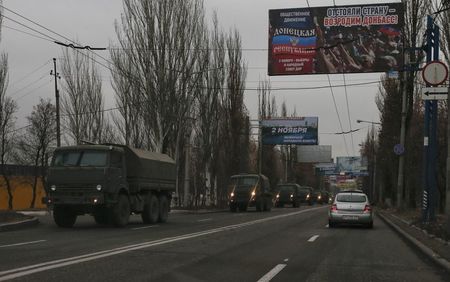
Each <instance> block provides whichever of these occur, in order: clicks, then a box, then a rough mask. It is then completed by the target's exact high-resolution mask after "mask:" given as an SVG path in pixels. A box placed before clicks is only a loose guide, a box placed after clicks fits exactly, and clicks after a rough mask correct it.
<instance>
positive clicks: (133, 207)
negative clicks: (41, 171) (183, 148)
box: [43, 144, 176, 227]
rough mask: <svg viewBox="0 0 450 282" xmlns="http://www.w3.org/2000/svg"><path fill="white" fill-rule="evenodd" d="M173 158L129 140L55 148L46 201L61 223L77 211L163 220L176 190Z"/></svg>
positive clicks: (114, 220) (100, 218) (120, 222)
mask: <svg viewBox="0 0 450 282" xmlns="http://www.w3.org/2000/svg"><path fill="white" fill-rule="evenodd" d="M175 179H176V170H175V162H174V160H172V159H171V158H170V157H169V156H167V155H164V154H158V153H154V152H149V151H144V150H139V149H135V148H131V147H129V146H123V145H116V144H106V145H79V146H68V147H60V148H57V149H56V150H55V152H54V154H53V158H52V162H51V165H50V167H49V169H48V177H47V186H46V189H47V197H46V198H44V199H43V200H44V202H45V203H46V204H47V205H48V206H49V207H50V208H52V209H53V218H54V221H55V223H56V225H58V226H60V227H72V226H73V225H74V224H75V221H76V218H77V216H78V215H83V214H91V215H93V216H94V218H95V221H96V222H97V223H98V224H113V225H115V226H118V227H123V226H125V225H127V224H128V220H129V217H130V214H131V213H135V214H141V217H142V220H143V222H144V223H155V222H165V221H167V218H168V213H169V210H170V201H171V195H172V192H174V191H175Z"/></svg>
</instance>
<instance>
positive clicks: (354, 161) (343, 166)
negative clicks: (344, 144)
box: [336, 156, 367, 173]
mask: <svg viewBox="0 0 450 282" xmlns="http://www.w3.org/2000/svg"><path fill="white" fill-rule="evenodd" d="M336 165H337V169H338V170H339V171H340V172H350V173H358V172H361V171H366V170H367V159H366V158H362V157H359V156H354V157H337V158H336Z"/></svg>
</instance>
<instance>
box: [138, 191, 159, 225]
mask: <svg viewBox="0 0 450 282" xmlns="http://www.w3.org/2000/svg"><path fill="white" fill-rule="evenodd" d="M141 217H142V221H143V222H144V223H150V224H153V223H156V222H157V221H158V218H159V201H158V198H156V196H155V195H153V194H150V195H148V196H147V197H146V202H145V205H144V210H143V211H142V214H141Z"/></svg>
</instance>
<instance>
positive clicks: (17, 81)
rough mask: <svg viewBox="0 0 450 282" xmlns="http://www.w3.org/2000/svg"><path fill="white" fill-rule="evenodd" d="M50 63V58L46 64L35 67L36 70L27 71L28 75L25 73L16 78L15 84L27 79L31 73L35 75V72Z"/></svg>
mask: <svg viewBox="0 0 450 282" xmlns="http://www.w3.org/2000/svg"><path fill="white" fill-rule="evenodd" d="M49 63H50V60H47V61H46V62H45V63H44V64H42V65H40V66H39V67H37V68H35V69H34V70H32V71H31V72H29V73H27V74H26V75H24V76H23V77H21V78H20V79H18V80H16V81H14V82H13V85H16V84H18V83H19V82H21V81H23V80H25V79H26V78H28V77H30V76H31V75H33V74H34V73H36V72H37V71H38V70H40V69H42V68H44V67H45V66H46V65H48V64H49Z"/></svg>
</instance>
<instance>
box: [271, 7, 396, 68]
mask: <svg viewBox="0 0 450 282" xmlns="http://www.w3.org/2000/svg"><path fill="white" fill-rule="evenodd" d="M403 24H404V16H403V4H401V3H384V4H379V5H357V6H333V7H316V8H298V9H282V10H269V62H268V73H269V75H299V74H331V73H362V72H387V71H399V70H401V68H402V65H403V59H402V49H401V48H402V46H403V43H402V33H401V31H402V28H403Z"/></svg>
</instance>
